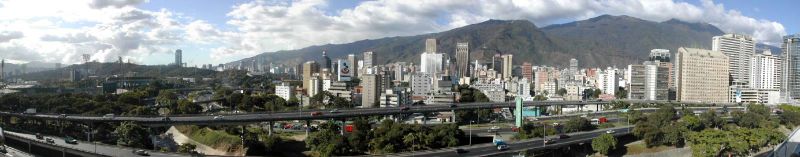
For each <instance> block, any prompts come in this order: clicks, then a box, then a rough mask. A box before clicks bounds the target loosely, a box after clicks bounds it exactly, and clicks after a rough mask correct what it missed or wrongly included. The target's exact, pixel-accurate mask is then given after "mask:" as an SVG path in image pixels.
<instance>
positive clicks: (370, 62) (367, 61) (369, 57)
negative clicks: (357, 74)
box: [362, 51, 375, 69]
mask: <svg viewBox="0 0 800 157" xmlns="http://www.w3.org/2000/svg"><path fill="white" fill-rule="evenodd" d="M373 55H374V53H372V51H367V52H364V55H363V56H364V65H363V66H362V67H363V68H364V69H366V68H370V67H372V66H375V65H374V64H375V56H373Z"/></svg>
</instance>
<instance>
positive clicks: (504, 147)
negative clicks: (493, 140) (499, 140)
mask: <svg viewBox="0 0 800 157" xmlns="http://www.w3.org/2000/svg"><path fill="white" fill-rule="evenodd" d="M497 150H499V151H504V150H508V145H505V144H501V145H497Z"/></svg>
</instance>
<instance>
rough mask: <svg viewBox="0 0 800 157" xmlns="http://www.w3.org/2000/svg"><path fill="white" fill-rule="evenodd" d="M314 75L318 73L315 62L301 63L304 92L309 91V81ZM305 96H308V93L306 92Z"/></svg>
mask: <svg viewBox="0 0 800 157" xmlns="http://www.w3.org/2000/svg"><path fill="white" fill-rule="evenodd" d="M314 73H319V64H317V62H315V61H308V62H306V63H303V89H306V91H309V88H310V87H311V81H310V80H311V79H312V78H313V77H314V76H313V75H314ZM306 94H310V92H306ZM309 96H312V95H309Z"/></svg>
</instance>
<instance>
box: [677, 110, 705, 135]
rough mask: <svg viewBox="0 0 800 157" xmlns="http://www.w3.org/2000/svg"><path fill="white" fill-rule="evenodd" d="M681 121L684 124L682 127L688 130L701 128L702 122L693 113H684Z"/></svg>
mask: <svg viewBox="0 0 800 157" xmlns="http://www.w3.org/2000/svg"><path fill="white" fill-rule="evenodd" d="M681 123H682V124H684V127H685V128H687V129H689V130H690V131H700V130H703V123H702V122H701V121H700V118H697V116H695V115H691V114H687V115H684V116H683V117H681Z"/></svg>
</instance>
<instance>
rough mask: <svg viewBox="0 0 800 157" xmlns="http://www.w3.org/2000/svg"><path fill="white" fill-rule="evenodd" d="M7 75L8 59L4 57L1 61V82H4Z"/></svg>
mask: <svg viewBox="0 0 800 157" xmlns="http://www.w3.org/2000/svg"><path fill="white" fill-rule="evenodd" d="M5 75H6V59H3V60H2V61H0V82H2V81H3V79H5Z"/></svg>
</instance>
